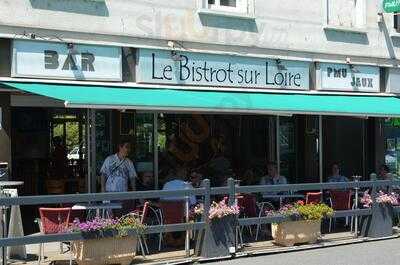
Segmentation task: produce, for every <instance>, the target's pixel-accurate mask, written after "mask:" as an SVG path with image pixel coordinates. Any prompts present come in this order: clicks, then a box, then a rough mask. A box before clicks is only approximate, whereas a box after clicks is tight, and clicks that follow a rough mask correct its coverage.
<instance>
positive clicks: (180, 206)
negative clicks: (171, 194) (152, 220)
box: [158, 201, 185, 250]
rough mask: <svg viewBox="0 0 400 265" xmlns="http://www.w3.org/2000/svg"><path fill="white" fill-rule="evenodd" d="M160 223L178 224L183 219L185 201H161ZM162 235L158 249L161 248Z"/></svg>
mask: <svg viewBox="0 0 400 265" xmlns="http://www.w3.org/2000/svg"><path fill="white" fill-rule="evenodd" d="M160 210H161V213H160V214H161V220H160V221H161V225H164V224H179V223H183V222H184V219H185V202H183V201H161V202H160ZM162 238H163V237H162V236H160V241H159V246H158V249H159V250H161V241H162Z"/></svg>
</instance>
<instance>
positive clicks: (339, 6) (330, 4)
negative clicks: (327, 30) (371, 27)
mask: <svg viewBox="0 0 400 265" xmlns="http://www.w3.org/2000/svg"><path fill="white" fill-rule="evenodd" d="M325 1H326V11H327V12H326V15H327V16H326V20H327V21H326V24H327V25H328V26H336V27H343V28H364V27H365V26H366V17H367V16H366V0H333V1H332V0H325Z"/></svg>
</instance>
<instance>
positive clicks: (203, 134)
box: [157, 113, 276, 188]
mask: <svg viewBox="0 0 400 265" xmlns="http://www.w3.org/2000/svg"><path fill="white" fill-rule="evenodd" d="M271 120H275V117H271V116H261V115H258V116H255V115H254V116H253V115H200V114H166V113H161V114H159V116H158V143H157V144H158V151H159V154H158V161H159V164H158V165H159V182H160V188H162V186H163V184H164V183H165V182H167V181H168V180H170V179H171V178H174V177H175V176H174V174H175V172H174V171H175V169H176V168H177V167H179V166H183V167H185V168H187V169H188V170H197V171H200V172H201V173H202V174H203V176H204V177H207V178H209V179H210V180H211V184H212V185H213V186H222V185H224V184H226V180H227V178H229V177H234V178H236V179H239V180H241V184H242V185H251V184H257V183H258V182H259V180H260V178H261V177H262V176H263V175H265V168H266V161H267V160H273V159H274V158H275V154H274V153H275V150H276V149H275V150H274V146H275V140H274V139H275V138H274V137H273V136H274V135H275V133H274V130H271V128H270V124H273V122H271Z"/></svg>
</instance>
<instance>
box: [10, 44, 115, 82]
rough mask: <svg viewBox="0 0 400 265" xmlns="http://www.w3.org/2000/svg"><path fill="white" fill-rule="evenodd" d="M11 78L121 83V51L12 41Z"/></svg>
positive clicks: (90, 46) (75, 45) (79, 45)
mask: <svg viewBox="0 0 400 265" xmlns="http://www.w3.org/2000/svg"><path fill="white" fill-rule="evenodd" d="M11 75H12V76H13V77H33V78H56V79H72V80H96V81H101V80H103V81H121V80H122V61H121V48H120V47H109V46H95V45H84V44H73V45H67V44H66V43H57V42H40V41H29V40H15V41H14V42H13V60H12V73H11Z"/></svg>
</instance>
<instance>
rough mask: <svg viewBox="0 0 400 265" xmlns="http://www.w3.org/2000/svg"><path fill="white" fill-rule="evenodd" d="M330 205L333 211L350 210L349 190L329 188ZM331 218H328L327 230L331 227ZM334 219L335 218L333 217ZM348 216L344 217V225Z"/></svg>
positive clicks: (350, 193) (350, 194)
mask: <svg viewBox="0 0 400 265" xmlns="http://www.w3.org/2000/svg"><path fill="white" fill-rule="evenodd" d="M329 193H330V203H331V207H332V209H333V210H335V211H343V210H351V196H352V192H351V191H341V190H331V191H330V192H329ZM332 219H333V218H330V219H329V232H331V229H332ZM334 220H336V219H334ZM348 221H349V220H348V216H347V217H346V225H347V224H348Z"/></svg>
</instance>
